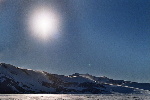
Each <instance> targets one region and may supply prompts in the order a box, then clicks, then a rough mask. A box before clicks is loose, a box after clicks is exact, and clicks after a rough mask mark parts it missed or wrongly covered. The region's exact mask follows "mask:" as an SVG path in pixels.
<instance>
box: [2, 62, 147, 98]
mask: <svg viewBox="0 0 150 100" xmlns="http://www.w3.org/2000/svg"><path fill="white" fill-rule="evenodd" d="M0 94H109V95H110V94H113V95H118V94H133V95H139V94H141V95H149V94H150V84H149V83H137V82H130V81H124V80H113V79H109V78H107V77H105V76H100V77H97V76H92V75H89V74H79V73H75V74H72V75H69V76H65V75H57V74H51V73H47V72H45V71H35V70H29V69H22V68H20V67H15V66H13V65H10V64H5V63H0ZM2 96H3V95H2ZM8 96H11V95H8ZM12 96H14V97H15V95H12ZM17 96H20V95H17ZM21 96H23V97H24V98H30V95H27V97H26V95H21ZM38 96H39V95H37V96H36V95H33V96H31V98H33V97H35V98H38ZM47 96H53V97H56V98H60V97H57V96H62V95H45V96H44V98H47ZM96 96H97V95H94V97H93V95H90V97H89V96H85V95H81V96H79V95H78V96H76V95H70V97H68V95H67V96H66V95H63V98H64V99H65V98H66V99H67V97H68V98H78V97H81V98H88V97H89V98H97V97H96ZM23 97H22V98H23ZM100 97H102V98H103V96H101V95H100ZM104 97H105V96H104ZM106 97H108V98H109V97H111V96H106ZM117 97H118V96H117ZM131 97H132V96H131ZM3 98H4V97H3ZM19 98H20V97H19ZM40 98H42V97H40ZM98 98H99V95H98Z"/></svg>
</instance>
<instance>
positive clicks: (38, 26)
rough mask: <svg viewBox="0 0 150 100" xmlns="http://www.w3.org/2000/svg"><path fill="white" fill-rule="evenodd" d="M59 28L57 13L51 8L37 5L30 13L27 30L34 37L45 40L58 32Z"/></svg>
mask: <svg viewBox="0 0 150 100" xmlns="http://www.w3.org/2000/svg"><path fill="white" fill-rule="evenodd" d="M59 28H60V18H59V15H58V14H57V13H56V11H54V10H53V9H52V8H47V7H39V8H38V9H34V10H33V12H32V13H31V16H30V19H29V30H30V32H31V34H32V35H33V36H34V37H35V38H38V39H41V40H44V41H47V40H48V39H50V38H53V37H54V36H55V35H56V34H57V33H58V32H59V30H60V29H59Z"/></svg>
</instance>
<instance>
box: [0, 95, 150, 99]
mask: <svg viewBox="0 0 150 100" xmlns="http://www.w3.org/2000/svg"><path fill="white" fill-rule="evenodd" d="M0 100H150V95H137V94H136V95H113V94H112V95H110V94H109V95H108V94H107V95H105V94H0Z"/></svg>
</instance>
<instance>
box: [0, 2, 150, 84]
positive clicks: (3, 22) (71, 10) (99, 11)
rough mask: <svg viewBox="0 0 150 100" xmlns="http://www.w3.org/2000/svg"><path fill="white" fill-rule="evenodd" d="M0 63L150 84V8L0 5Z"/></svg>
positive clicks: (96, 4)
mask: <svg viewBox="0 0 150 100" xmlns="http://www.w3.org/2000/svg"><path fill="white" fill-rule="evenodd" d="M41 16H42V17H41ZM44 21H46V22H44ZM48 22H50V23H48ZM0 62H4V63H8V64H13V65H15V66H19V67H22V68H26V69H34V70H44V71H47V72H49V73H53V74H64V75H69V74H73V73H76V72H77V73H83V74H84V73H89V74H92V75H95V76H107V77H109V78H113V79H124V80H130V81H137V82H150V76H149V72H150V2H149V0H0Z"/></svg>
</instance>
